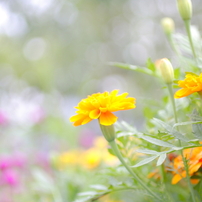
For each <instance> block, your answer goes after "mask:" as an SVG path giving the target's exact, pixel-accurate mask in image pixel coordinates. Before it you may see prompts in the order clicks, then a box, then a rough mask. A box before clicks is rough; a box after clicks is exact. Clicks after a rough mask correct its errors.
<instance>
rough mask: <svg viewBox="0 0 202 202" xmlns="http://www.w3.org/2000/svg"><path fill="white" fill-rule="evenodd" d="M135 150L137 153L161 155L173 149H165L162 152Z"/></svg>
mask: <svg viewBox="0 0 202 202" xmlns="http://www.w3.org/2000/svg"><path fill="white" fill-rule="evenodd" d="M136 151H137V152H139V153H143V154H153V155H162V154H167V153H170V152H172V151H173V150H172V149H171V150H167V151H163V152H158V151H155V150H150V149H137V150H136Z"/></svg>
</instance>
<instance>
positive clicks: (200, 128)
mask: <svg viewBox="0 0 202 202" xmlns="http://www.w3.org/2000/svg"><path fill="white" fill-rule="evenodd" d="M198 115H199V114H198V112H197V111H196V109H194V110H193V112H192V118H191V119H192V121H193V124H192V130H193V134H194V136H195V137H196V138H198V139H199V140H200V141H201V140H202V124H201V123H202V121H199V122H198V121H196V120H197V118H195V117H197V116H198ZM194 122H195V123H194ZM197 122H198V123H197Z"/></svg>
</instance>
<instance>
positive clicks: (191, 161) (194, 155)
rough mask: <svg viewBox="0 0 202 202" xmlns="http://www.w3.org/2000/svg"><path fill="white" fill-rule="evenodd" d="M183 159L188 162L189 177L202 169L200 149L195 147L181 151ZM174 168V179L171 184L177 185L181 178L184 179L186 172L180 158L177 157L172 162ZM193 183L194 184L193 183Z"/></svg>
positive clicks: (201, 149) (201, 151) (201, 148)
mask: <svg viewBox="0 0 202 202" xmlns="http://www.w3.org/2000/svg"><path fill="white" fill-rule="evenodd" d="M183 154H184V156H185V158H186V159H187V160H188V166H189V175H190V176H193V175H195V174H196V172H197V171H198V170H199V168H201V167H202V147H195V148H190V149H185V150H184V151H183ZM173 167H174V170H175V171H174V172H173V174H174V177H173V179H172V184H176V183H178V182H179V181H180V180H181V179H182V178H185V177H186V171H185V169H184V163H183V160H182V156H181V155H179V156H177V157H176V158H175V159H174V160H173ZM193 183H194V182H193Z"/></svg>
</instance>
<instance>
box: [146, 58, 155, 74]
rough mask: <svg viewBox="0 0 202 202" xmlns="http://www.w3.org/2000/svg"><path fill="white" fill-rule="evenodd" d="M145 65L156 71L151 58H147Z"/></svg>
mask: <svg viewBox="0 0 202 202" xmlns="http://www.w3.org/2000/svg"><path fill="white" fill-rule="evenodd" d="M146 65H147V68H148V69H150V70H151V71H152V72H155V71H156V67H155V64H154V63H153V62H152V60H151V58H148V59H147V62H146Z"/></svg>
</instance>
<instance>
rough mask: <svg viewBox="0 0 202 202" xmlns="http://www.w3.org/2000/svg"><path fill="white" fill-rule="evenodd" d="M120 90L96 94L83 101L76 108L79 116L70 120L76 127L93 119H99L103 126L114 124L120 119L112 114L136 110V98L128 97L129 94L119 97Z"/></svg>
mask: <svg viewBox="0 0 202 202" xmlns="http://www.w3.org/2000/svg"><path fill="white" fill-rule="evenodd" d="M117 94H118V90H113V91H112V92H111V93H109V92H104V93H96V94H92V95H90V96H88V97H87V98H85V99H82V100H81V101H80V102H79V104H78V106H76V107H75V108H76V109H78V111H76V113H77V115H74V116H72V117H71V118H70V121H71V122H74V124H73V125H74V126H79V125H84V124H86V123H88V122H90V121H92V120H93V119H99V122H100V124H101V125H105V126H109V125H112V124H114V123H115V122H116V121H117V119H118V117H116V116H115V115H114V114H113V113H112V112H115V111H119V110H127V109H133V108H135V98H132V97H128V98H126V96H127V95H128V93H123V94H121V95H117Z"/></svg>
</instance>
